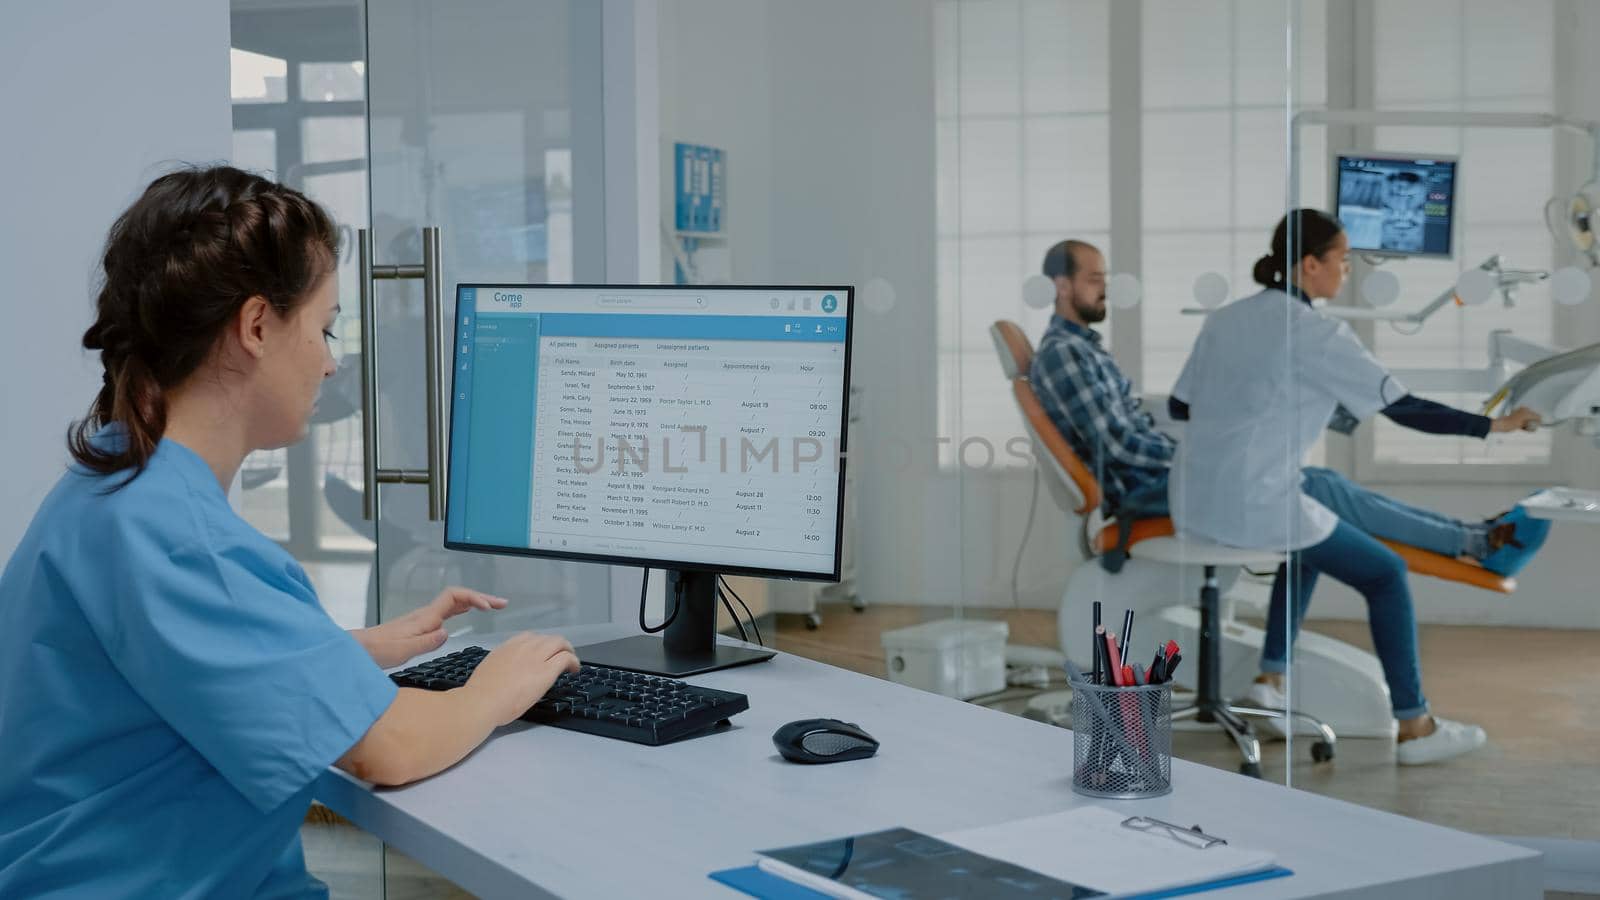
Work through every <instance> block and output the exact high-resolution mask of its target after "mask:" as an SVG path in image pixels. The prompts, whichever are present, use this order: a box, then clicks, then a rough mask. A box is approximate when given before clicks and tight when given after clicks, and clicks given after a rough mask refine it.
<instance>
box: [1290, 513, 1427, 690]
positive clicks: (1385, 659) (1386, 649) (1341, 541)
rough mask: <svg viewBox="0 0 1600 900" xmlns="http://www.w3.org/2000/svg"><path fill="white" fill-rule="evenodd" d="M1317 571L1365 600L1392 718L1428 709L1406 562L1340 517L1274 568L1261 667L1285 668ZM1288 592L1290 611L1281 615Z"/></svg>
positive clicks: (1303, 617)
mask: <svg viewBox="0 0 1600 900" xmlns="http://www.w3.org/2000/svg"><path fill="white" fill-rule="evenodd" d="M1323 572H1326V573H1328V574H1329V575H1332V576H1333V577H1334V579H1335V580H1337V581H1341V582H1343V583H1345V584H1348V585H1349V586H1351V587H1353V588H1355V589H1356V590H1357V591H1359V592H1360V593H1361V596H1362V597H1363V598H1365V599H1366V601H1367V626H1368V627H1369V628H1370V629H1372V646H1373V648H1374V649H1375V650H1377V652H1378V662H1379V664H1380V665H1382V666H1383V679H1384V681H1387V682H1388V683H1389V701H1390V704H1391V705H1392V706H1393V708H1394V717H1395V718H1397V719H1410V718H1414V717H1416V716H1420V715H1423V714H1424V713H1426V712H1427V711H1428V700H1427V698H1426V697H1424V696H1423V695H1422V661H1421V659H1420V657H1419V656H1418V653H1417V619H1416V614H1415V612H1414V611H1413V609H1412V605H1411V586H1410V585H1409V584H1408V583H1407V581H1406V564H1405V561H1404V560H1402V559H1401V558H1400V556H1399V554H1397V553H1395V552H1394V551H1393V550H1390V549H1389V548H1388V547H1385V546H1384V545H1383V544H1381V543H1379V542H1378V540H1377V538H1374V537H1373V536H1372V535H1369V534H1367V533H1366V532H1364V531H1362V530H1360V529H1359V528H1357V527H1355V526H1354V525H1352V524H1351V523H1349V522H1346V521H1343V520H1341V521H1340V522H1339V524H1338V525H1337V526H1336V527H1335V528H1334V530H1333V534H1331V535H1329V536H1328V539H1327V540H1325V541H1323V542H1322V543H1320V544H1316V545H1313V546H1311V547H1307V548H1305V549H1304V550H1300V551H1297V552H1295V553H1293V554H1291V555H1290V557H1289V562H1288V563H1286V564H1284V565H1281V566H1279V567H1278V577H1277V578H1276V579H1274V580H1273V582H1272V604H1271V605H1270V606H1268V607H1267V635H1266V639H1265V642H1264V643H1263V645H1262V647H1261V671H1263V672H1282V671H1284V670H1285V669H1287V668H1288V663H1287V658H1288V646H1289V645H1290V644H1292V643H1294V639H1295V638H1296V637H1298V636H1299V634H1300V623H1301V622H1302V621H1303V620H1304V619H1305V616H1306V608H1307V607H1308V606H1310V605H1311V592H1312V590H1313V589H1314V588H1316V586H1317V576H1318V575H1319V574H1321V573H1323ZM1291 592H1292V593H1293V596H1294V606H1293V616H1292V617H1290V618H1289V622H1288V623H1287V627H1285V622H1284V619H1285V617H1286V616H1288V613H1289V610H1290V606H1289V603H1288V602H1287V596H1286V595H1288V594H1289V593H1291Z"/></svg>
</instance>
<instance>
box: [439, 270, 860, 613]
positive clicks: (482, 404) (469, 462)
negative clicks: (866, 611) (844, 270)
mask: <svg viewBox="0 0 1600 900" xmlns="http://www.w3.org/2000/svg"><path fill="white" fill-rule="evenodd" d="M852 300H853V291H852V289H850V288H848V287H776V288H774V287H707V286H671V285H649V286H618V285H612V286H576V285H504V284H502V285H492V284H464V285H460V286H458V287H457V289H456V306H457V310H456V319H455V326H456V327H455V331H456V340H455V348H454V356H455V361H454V364H453V365H452V366H451V371H452V374H453V376H454V387H453V389H452V391H451V417H450V462H449V503H448V507H447V513H446V521H445V543H446V546H449V547H452V548H456V549H478V550H489V551H499V552H510V553H526V554H531V555H537V556H551V557H558V558H567V559H581V560H590V561H596V562H614V563H622V564H628V565H646V566H651V567H654V568H672V569H680V570H706V571H716V572H728V573H745V574H756V575H763V576H767V577H789V578H807V579H815V580H822V581H827V580H838V578H839V547H840V524H841V519H842V513H843V505H842V503H841V499H842V496H843V490H844V462H843V451H844V449H845V418H846V408H845V407H846V398H847V390H848V378H849V360H850V326H851V321H852V315H851V313H852V305H853V304H852Z"/></svg>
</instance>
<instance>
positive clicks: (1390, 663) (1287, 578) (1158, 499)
mask: <svg viewBox="0 0 1600 900" xmlns="http://www.w3.org/2000/svg"><path fill="white" fill-rule="evenodd" d="M1304 475H1305V478H1304V482H1303V489H1304V491H1305V493H1306V494H1307V496H1310V497H1312V498H1314V499H1316V500H1317V501H1318V502H1320V503H1322V504H1323V505H1324V506H1326V507H1328V508H1329V509H1330V510H1332V511H1333V512H1334V514H1335V515H1337V516H1338V517H1339V520H1340V522H1339V525H1338V527H1337V528H1335V529H1334V532H1333V534H1332V535H1330V536H1329V537H1328V538H1327V539H1326V540H1324V541H1323V542H1322V543H1320V544H1317V545H1315V546H1312V547H1307V548H1306V549H1304V550H1301V551H1299V552H1297V553H1295V554H1293V555H1292V556H1291V562H1292V563H1293V571H1292V572H1291V571H1290V566H1289V565H1288V564H1285V565H1283V566H1279V567H1278V575H1277V578H1276V579H1274V581H1273V584H1272V604H1271V606H1269V607H1268V609H1267V634H1266V639H1265V642H1264V643H1263V646H1262V648H1261V670H1262V671H1263V672H1282V671H1284V670H1285V669H1286V668H1288V664H1287V659H1288V647H1289V645H1290V644H1292V643H1293V642H1294V639H1295V638H1296V637H1297V636H1299V634H1300V623H1301V622H1302V621H1304V619H1305V615H1306V609H1307V607H1309V606H1310V604H1311V592H1312V590H1313V589H1314V588H1315V587H1316V584H1317V576H1318V575H1319V574H1320V573H1322V572H1326V573H1328V574H1329V575H1332V576H1333V577H1334V579H1335V580H1337V581H1340V582H1343V583H1344V584H1347V585H1349V586H1351V587H1352V588H1355V589H1356V590H1357V591H1359V592H1360V593H1361V595H1362V597H1364V598H1365V599H1366V601H1367V622H1368V625H1369V627H1370V628H1371V629H1372V643H1373V646H1374V648H1375V649H1376V650H1377V653H1378V662H1379V664H1381V665H1382V666H1383V674H1384V680H1385V681H1387V682H1388V683H1389V699H1390V701H1391V703H1392V705H1393V708H1394V715H1395V718H1397V719H1409V718H1413V717H1415V716H1420V715H1423V714H1424V713H1426V712H1427V711H1428V701H1427V698H1425V697H1424V696H1423V694H1422V664H1421V661H1420V659H1419V657H1418V653H1417V622H1416V615H1415V612H1414V610H1413V608H1412V603H1411V588H1410V585H1409V584H1408V583H1407V582H1406V566H1405V562H1404V561H1402V560H1401V559H1400V557H1399V556H1398V555H1397V554H1396V553H1395V552H1394V551H1392V550H1390V549H1389V548H1388V547H1385V546H1384V545H1383V544H1381V543H1379V542H1378V541H1377V540H1376V538H1386V539H1388V540H1391V541H1395V542H1397V543H1401V544H1409V545H1411V546H1413V547H1419V548H1421V549H1424V550H1431V551H1432V552H1434V553H1442V554H1444V555H1446V556H1459V555H1461V552H1462V549H1463V547H1464V546H1465V545H1466V525H1465V524H1464V523H1462V522H1460V521H1458V520H1456V519H1452V518H1449V517H1448V516H1442V515H1439V514H1438V513H1435V512H1430V511H1428V510H1425V509H1418V508H1417V507H1414V506H1408V505H1406V504H1404V503H1401V502H1399V501H1397V500H1393V499H1391V498H1389V497H1385V496H1383V495H1382V494H1379V493H1377V492H1376V491H1370V490H1367V489H1366V488H1364V487H1362V486H1360V485H1358V484H1356V483H1354V482H1352V481H1350V480H1349V479H1348V478H1345V477H1344V476H1343V475H1340V474H1339V473H1338V472H1334V471H1332V470H1330V469H1321V468H1307V469H1305V470H1304ZM1166 488H1167V484H1166V479H1160V480H1159V481H1156V482H1151V483H1149V484H1145V485H1142V486H1140V487H1139V488H1137V489H1135V490H1133V491H1131V492H1130V493H1129V494H1128V496H1127V497H1126V498H1125V499H1124V500H1123V501H1122V504H1121V509H1122V510H1124V514H1132V515H1136V516H1139V517H1141V518H1142V517H1146V516H1164V515H1167V514H1168V510H1169V506H1168V502H1167V494H1166ZM1290 589H1292V590H1293V593H1294V599H1295V602H1294V607H1293V616H1292V617H1289V616H1288V613H1289V609H1290V607H1289V604H1288V602H1287V594H1288V592H1289V591H1290ZM1285 618H1290V621H1289V622H1288V623H1287V625H1288V627H1287V628H1286V627H1285V621H1284V620H1285Z"/></svg>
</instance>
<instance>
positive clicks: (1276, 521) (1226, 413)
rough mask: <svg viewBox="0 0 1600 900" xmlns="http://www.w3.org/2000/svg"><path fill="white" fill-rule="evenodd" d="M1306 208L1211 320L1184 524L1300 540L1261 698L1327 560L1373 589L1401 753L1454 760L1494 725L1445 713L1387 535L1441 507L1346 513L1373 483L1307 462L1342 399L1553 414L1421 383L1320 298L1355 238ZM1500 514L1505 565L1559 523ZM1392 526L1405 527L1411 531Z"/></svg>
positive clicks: (1338, 280) (1201, 357) (1329, 566)
mask: <svg viewBox="0 0 1600 900" xmlns="http://www.w3.org/2000/svg"><path fill="white" fill-rule="evenodd" d="M1290 216H1292V217H1293V219H1292V222H1291V219H1290V218H1289V217H1285V219H1284V221H1283V222H1281V223H1279V225H1278V228H1277V231H1276V232H1275V233H1274V235H1273V237H1272V253H1271V254H1270V255H1268V256H1265V257H1262V258H1261V260H1260V261H1258V262H1257V264H1256V268H1255V277H1256V280H1257V281H1258V282H1259V283H1260V284H1261V286H1262V290H1261V291H1260V292H1259V293H1257V294H1255V295H1253V296H1250V297H1246V298H1244V299H1241V300H1238V301H1235V302H1233V303H1230V304H1228V305H1227V306H1225V307H1222V308H1221V309H1219V310H1217V311H1216V312H1214V313H1212V314H1211V315H1209V316H1207V317H1206V322H1205V325H1204V326H1202V328H1201V331H1200V336H1199V337H1198V338H1197V339H1196V340H1195V346H1194V350H1193V351H1192V353H1191V354H1190V356H1189V361H1188V362H1187V363H1186V364H1185V366H1184V369H1183V373H1182V374H1181V375H1180V376H1179V379H1178V384H1177V386H1176V387H1174V388H1173V392H1172V394H1173V397H1174V399H1176V400H1178V401H1180V402H1182V403H1187V404H1188V407H1189V412H1190V422H1189V425H1188V427H1187V428H1186V430H1185V431H1184V437H1183V441H1182V442H1181V443H1179V445H1178V449H1177V453H1176V456H1175V458H1174V460H1173V465H1172V477H1171V482H1170V485H1169V492H1170V500H1171V506H1172V517H1173V521H1174V524H1176V525H1177V527H1178V528H1179V529H1181V530H1183V531H1185V532H1188V533H1191V534H1195V535H1197V536H1200V537H1204V538H1207V539H1209V540H1214V541H1218V542H1221V543H1224V544H1230V545H1232V546H1237V547H1283V548H1287V549H1288V550H1290V551H1291V553H1290V557H1289V560H1290V561H1289V563H1288V564H1287V565H1286V566H1284V567H1282V568H1280V569H1279V570H1278V577H1277V580H1276V582H1275V583H1274V585H1273V591H1272V603H1271V606H1270V607H1269V608H1268V615H1267V634H1266V639H1265V640H1266V644H1265V646H1264V647H1263V648H1262V659H1261V668H1262V673H1263V674H1262V676H1261V677H1260V678H1259V679H1257V685H1256V686H1255V687H1254V688H1252V694H1251V696H1252V698H1253V699H1256V698H1258V697H1270V698H1271V701H1270V702H1263V703H1262V705H1267V706H1273V707H1278V708H1281V707H1282V706H1283V700H1282V694H1281V693H1280V691H1281V687H1282V681H1281V680H1282V677H1283V675H1282V673H1283V671H1284V669H1285V668H1286V667H1287V658H1288V646H1289V645H1290V644H1292V643H1293V641H1294V637H1295V634H1296V633H1297V631H1298V629H1299V626H1300V622H1301V620H1302V619H1303V618H1304V616H1305V612H1306V608H1307V606H1308V605H1309V604H1310V602H1311V592H1312V589H1313V587H1315V585H1316V581H1317V576H1318V575H1319V574H1321V573H1326V574H1328V575H1330V576H1332V577H1333V578H1335V579H1336V580H1338V581H1341V582H1343V583H1345V584H1347V585H1350V586H1351V587H1353V588H1355V589H1356V590H1357V591H1359V592H1360V593H1361V595H1362V596H1363V597H1364V598H1365V599H1366V601H1367V608H1368V619H1369V622H1370V624H1371V628H1372V639H1373V645H1374V648H1375V649H1376V650H1377V655H1378V661H1379V662H1380V663H1381V664H1382V666H1383V672H1384V679H1385V681H1387V683H1388V685H1389V694H1390V700H1391V702H1392V703H1393V707H1394V716H1395V719H1396V720H1397V733H1398V738H1399V741H1398V744H1397V746H1396V754H1395V755H1396V761H1397V762H1399V763H1401V764H1403V765H1415V764H1424V763H1433V762H1439V761H1442V760H1445V759H1449V758H1452V757H1455V756H1459V755H1461V754H1463V753H1467V752H1469V751H1471V750H1474V749H1476V748H1478V747H1480V746H1482V745H1483V743H1484V742H1485V740H1486V736H1485V734H1484V731H1483V729H1481V728H1479V727H1477V726H1475V725H1469V724H1465V723H1462V722H1453V721H1450V720H1449V719H1444V718H1440V717H1435V716H1433V715H1432V714H1431V713H1430V712H1429V707H1428V701H1427V698H1426V697H1425V696H1424V695H1423V691H1422V665H1421V661H1420V657H1419V654H1418V650H1417V628H1416V619H1415V615H1414V613H1413V610H1412V603H1411V591H1410V587H1409V585H1408V584H1407V581H1406V566H1405V563H1404V562H1403V561H1402V560H1401V559H1400V557H1399V555H1397V554H1396V553H1395V552H1394V551H1392V550H1390V549H1389V548H1388V547H1386V546H1384V545H1383V544H1382V543H1380V542H1379V541H1378V540H1377V538H1375V537H1373V532H1377V533H1379V534H1382V533H1384V532H1385V529H1384V528H1375V527H1374V525H1375V524H1388V525H1390V526H1395V525H1397V524H1403V520H1405V519H1418V518H1420V517H1424V516H1426V515H1428V514H1427V513H1424V512H1423V511H1420V510H1415V509H1410V508H1403V507H1401V506H1400V505H1399V504H1396V505H1395V508H1394V510H1393V514H1392V515H1390V516H1387V517H1385V518H1387V519H1388V520H1390V521H1388V522H1387V523H1376V522H1372V521H1368V522H1363V521H1361V520H1360V519H1358V518H1345V517H1341V515H1340V514H1339V513H1338V512H1336V511H1335V510H1334V509H1332V508H1330V505H1329V504H1330V503H1332V504H1333V505H1334V506H1341V505H1342V506H1343V507H1344V508H1346V509H1349V508H1352V507H1353V506H1354V504H1350V503H1344V504H1338V503H1334V502H1333V501H1334V500H1335V497H1332V496H1329V495H1330V494H1333V495H1336V494H1339V493H1351V492H1354V491H1356V490H1359V489H1358V488H1357V487H1356V486H1354V485H1348V486H1343V487H1341V486H1338V485H1330V484H1328V482H1330V481H1332V480H1339V481H1342V479H1337V476H1335V475H1334V473H1331V472H1328V471H1327V470H1315V471H1311V470H1303V469H1302V465H1303V462H1304V457H1305V455H1306V453H1307V452H1308V451H1309V450H1310V448H1311V447H1312V446H1313V445H1314V444H1315V443H1316V442H1317V440H1319V439H1320V437H1321V435H1322V432H1323V431H1324V429H1326V428H1327V427H1328V425H1329V423H1330V421H1332V420H1333V419H1334V416H1335V413H1336V411H1337V410H1340V409H1342V410H1344V411H1345V415H1347V416H1353V417H1354V418H1355V419H1357V420H1360V419H1365V418H1369V417H1371V416H1373V415H1376V414H1378V413H1383V414H1385V415H1387V416H1389V417H1390V418H1392V419H1395V420H1396V421H1398V422H1400V423H1401V424H1405V425H1409V426H1410V427H1413V428H1417V429H1420V430H1424V431H1430V432H1433V433H1436V434H1461V435H1473V436H1476V437H1480V438H1481V437H1485V436H1487V435H1488V434H1489V433H1490V432H1491V431H1495V432H1499V431H1514V430H1518V429H1528V430H1532V429H1534V428H1537V427H1538V425H1539V417H1538V415H1537V414H1536V413H1534V412H1532V411H1530V410H1527V409H1518V410H1515V411H1514V412H1513V413H1512V414H1510V415H1508V416H1504V417H1501V418H1500V419H1495V420H1490V419H1488V418H1485V417H1483V416H1475V415H1472V414H1470V413H1466V412H1463V411H1461V410H1455V409H1451V408H1450V407H1446V406H1443V405H1442V404H1438V403H1433V402H1430V401H1426V400H1422V399H1420V398H1416V397H1413V396H1411V395H1410V394H1409V393H1408V392H1407V391H1406V389H1405V388H1404V387H1403V386H1401V385H1400V383H1399V382H1398V381H1396V380H1395V379H1394V377H1393V376H1391V375H1390V374H1389V373H1388V371H1387V370H1385V369H1384V367H1383V366H1382V364H1380V363H1379V362H1378V361H1377V360H1376V359H1375V358H1373V356H1372V354H1371V353H1370V352H1368V351H1367V349H1366V347H1365V346H1363V345H1362V343H1361V341H1360V340H1359V339H1358V338H1357V337H1356V334H1355V332H1354V331H1353V330H1352V329H1351V328H1350V326H1349V325H1348V324H1346V323H1344V322H1342V321H1340V320H1339V319H1336V318H1334V317H1332V316H1329V315H1327V314H1326V313H1324V312H1322V311H1321V310H1319V309H1317V308H1315V307H1314V306H1312V304H1311V301H1312V300H1313V299H1319V298H1332V297H1334V296H1335V295H1337V294H1338V293H1339V291H1340V288H1341V287H1342V286H1343V284H1344V280H1345V276H1346V274H1347V271H1348V262H1347V257H1348V255H1349V251H1350V244H1349V241H1348V240H1347V239H1346V237H1345V234H1344V229H1343V228H1342V227H1340V225H1339V223H1338V221H1336V220H1335V219H1333V218H1332V217H1330V216H1328V215H1326V214H1324V213H1321V212H1318V211H1316V210H1310V209H1302V210H1295V211H1294V212H1292V213H1290ZM1291 224H1292V226H1293V231H1294V234H1293V237H1294V246H1293V248H1292V251H1291V246H1290V237H1291V236H1290V233H1289V232H1290V227H1291ZM1312 477H1316V478H1319V479H1321V480H1322V481H1323V482H1324V484H1323V485H1321V487H1323V488H1325V489H1324V490H1319V491H1317V493H1318V494H1319V495H1321V496H1323V497H1324V498H1326V499H1328V500H1329V503H1324V502H1321V501H1319V500H1318V499H1316V498H1314V497H1313V496H1312V495H1311V493H1312V492H1310V491H1308V490H1307V481H1308V479H1309V478H1312ZM1328 488H1331V489H1328ZM1367 505H1368V506H1369V507H1372V508H1374V509H1376V505H1374V504H1367ZM1440 518H1441V519H1442V518H1443V517H1440ZM1443 521H1444V522H1445V524H1449V520H1443ZM1490 524H1491V525H1492V526H1493V527H1492V528H1491V529H1487V530H1484V532H1483V535H1484V536H1486V537H1487V536H1492V537H1493V538H1494V539H1495V540H1496V541H1498V542H1499V543H1498V547H1497V548H1496V549H1494V551H1493V552H1487V553H1478V554H1474V555H1476V556H1479V557H1480V558H1481V559H1482V562H1483V565H1484V567H1485V568H1488V569H1491V570H1493V571H1496V572H1500V573H1502V574H1512V573H1514V572H1515V571H1516V570H1517V569H1518V568H1520V567H1521V566H1522V565H1523V564H1525V563H1526V562H1527V561H1528V559H1529V558H1530V557H1532V555H1533V554H1534V553H1535V552H1537V550H1538V549H1539V546H1540V545H1541V544H1542V543H1543V541H1544V537H1545V534H1546V532H1547V531H1548V529H1549V523H1548V522H1544V521H1541V520H1536V519H1530V518H1529V517H1528V516H1527V515H1526V513H1525V511H1523V510H1521V509H1520V508H1519V509H1515V510H1512V511H1511V512H1510V513H1507V514H1506V515H1504V516H1501V517H1500V518H1498V519H1496V520H1493V522H1492V523H1490ZM1388 531H1389V536H1391V537H1393V536H1394V531H1395V529H1394V528H1393V527H1391V528H1389V529H1388ZM1291 592H1292V593H1293V598H1292V600H1291V599H1290V597H1289V594H1290V593H1291ZM1286 636H1287V637H1286ZM1258 702H1259V701H1258Z"/></svg>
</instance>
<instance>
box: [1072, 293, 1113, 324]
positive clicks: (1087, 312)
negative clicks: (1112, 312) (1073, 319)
mask: <svg viewBox="0 0 1600 900" xmlns="http://www.w3.org/2000/svg"><path fill="white" fill-rule="evenodd" d="M1072 307H1073V309H1075V310H1077V312H1078V318H1080V319H1083V321H1084V322H1086V323H1088V324H1090V325H1093V324H1094V323H1096V322H1103V321H1105V318H1106V306H1105V298H1104V297H1101V298H1100V300H1099V302H1097V303H1091V304H1080V303H1074V304H1072Z"/></svg>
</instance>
